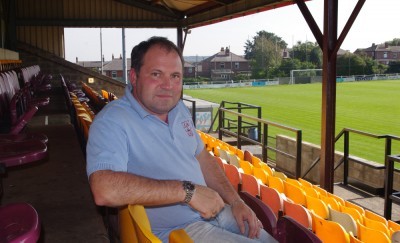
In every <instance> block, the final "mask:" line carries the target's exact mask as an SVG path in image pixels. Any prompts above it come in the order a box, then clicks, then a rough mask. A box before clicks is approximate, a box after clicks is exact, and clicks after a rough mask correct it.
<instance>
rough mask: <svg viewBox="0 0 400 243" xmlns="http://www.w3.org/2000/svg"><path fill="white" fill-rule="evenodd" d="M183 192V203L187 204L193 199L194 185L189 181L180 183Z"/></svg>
mask: <svg viewBox="0 0 400 243" xmlns="http://www.w3.org/2000/svg"><path fill="white" fill-rule="evenodd" d="M182 186H183V190H185V192H186V196H185V200H183V201H184V202H185V203H189V202H190V200H191V199H192V197H193V194H194V192H195V191H196V187H195V185H194V184H193V183H192V182H191V181H183V182H182Z"/></svg>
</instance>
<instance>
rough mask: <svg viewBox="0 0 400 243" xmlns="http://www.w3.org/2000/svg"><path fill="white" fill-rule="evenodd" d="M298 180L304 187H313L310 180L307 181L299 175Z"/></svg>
mask: <svg viewBox="0 0 400 243" xmlns="http://www.w3.org/2000/svg"><path fill="white" fill-rule="evenodd" d="M298 180H299V182H300V183H301V184H302V185H303V186H304V187H313V184H312V183H311V182H309V181H307V180H305V179H303V178H301V177H300V178H299V179H298Z"/></svg>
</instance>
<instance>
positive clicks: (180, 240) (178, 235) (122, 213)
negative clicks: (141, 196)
mask: <svg viewBox="0 0 400 243" xmlns="http://www.w3.org/2000/svg"><path fill="white" fill-rule="evenodd" d="M119 227H120V240H121V242H122V243H161V242H162V241H161V240H160V239H159V238H157V236H155V235H154V234H153V233H152V232H151V225H150V222H149V220H148V218H147V214H146V211H145V209H144V207H143V206H142V205H128V206H125V207H122V208H121V209H119ZM169 242H170V243H192V242H194V241H193V240H192V239H191V238H190V237H189V236H188V235H187V234H186V232H185V231H184V230H183V229H177V230H174V231H172V232H171V233H170V235H169Z"/></svg>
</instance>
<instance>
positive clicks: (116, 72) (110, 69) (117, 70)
mask: <svg viewBox="0 0 400 243" xmlns="http://www.w3.org/2000/svg"><path fill="white" fill-rule="evenodd" d="M130 69H131V59H130V58H127V59H126V75H127V78H128V79H129V70H130ZM103 74H104V75H106V76H108V77H110V78H113V79H116V80H118V81H121V82H123V83H125V81H124V80H123V76H124V75H123V59H122V56H121V55H120V56H119V58H114V55H112V59H111V61H109V62H108V63H107V64H106V65H104V66H103Z"/></svg>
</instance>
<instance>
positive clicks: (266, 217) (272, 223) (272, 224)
mask: <svg viewBox="0 0 400 243" xmlns="http://www.w3.org/2000/svg"><path fill="white" fill-rule="evenodd" d="M239 195H240V197H241V198H242V199H243V201H244V202H245V203H246V204H247V205H248V206H249V207H250V208H251V209H252V210H253V211H254V213H255V214H256V215H257V218H258V219H259V220H260V221H261V223H262V225H263V227H264V229H265V231H267V232H268V233H269V234H270V235H272V236H275V231H276V223H277V219H276V216H275V213H274V212H273V211H272V209H271V208H270V207H269V206H268V205H267V204H265V203H264V202H263V201H261V200H260V199H258V198H256V197H254V196H252V195H251V194H250V193H248V192H245V191H241V192H239Z"/></svg>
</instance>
